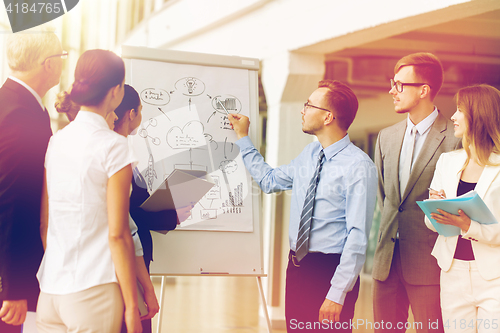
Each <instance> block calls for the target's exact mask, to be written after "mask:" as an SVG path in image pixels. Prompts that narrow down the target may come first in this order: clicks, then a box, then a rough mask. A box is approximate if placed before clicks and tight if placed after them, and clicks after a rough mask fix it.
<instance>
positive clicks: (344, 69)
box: [0, 0, 500, 332]
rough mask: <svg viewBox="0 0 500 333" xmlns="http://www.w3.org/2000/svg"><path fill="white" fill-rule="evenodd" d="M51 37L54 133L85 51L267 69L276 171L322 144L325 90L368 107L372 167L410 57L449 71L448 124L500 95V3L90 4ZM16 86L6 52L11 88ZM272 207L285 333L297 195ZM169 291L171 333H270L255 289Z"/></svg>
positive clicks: (363, 117)
mask: <svg viewBox="0 0 500 333" xmlns="http://www.w3.org/2000/svg"><path fill="white" fill-rule="evenodd" d="M46 25H48V26H50V27H52V28H53V29H55V31H56V33H57V34H58V36H59V37H60V40H61V42H62V45H63V49H64V50H66V51H68V52H69V57H68V59H66V60H65V63H64V69H63V76H62V78H61V82H60V84H59V86H56V87H54V88H53V89H52V90H51V91H49V93H48V94H47V95H46V97H45V98H44V103H45V105H46V106H47V108H48V109H49V113H50V116H51V119H52V127H53V130H54V131H56V130H57V129H60V128H62V127H63V126H65V125H66V124H67V119H66V117H65V116H64V115H60V114H58V113H57V112H56V111H55V109H54V107H53V105H54V100H55V97H56V94H57V93H58V92H59V91H61V90H64V89H67V88H68V87H69V85H70V84H71V83H72V81H73V71H74V68H75V65H76V62H77V60H78V57H79V55H80V54H81V53H82V52H83V51H85V50H88V49H93V48H103V49H110V50H113V51H115V52H117V53H119V52H120V47H121V46H122V45H132V46H144V47H151V48H160V49H171V50H181V51H189V52H201V53H212V54H222V55H236V56H242V57H252V58H257V59H259V61H260V71H259V119H258V120H256V119H255V120H252V121H258V122H259V126H258V128H259V136H260V138H261V146H260V147H259V149H260V151H261V152H262V154H263V155H264V156H265V158H266V160H267V162H268V163H270V164H271V165H273V166H278V165H281V164H284V163H288V162H289V161H290V160H291V159H292V158H294V157H295V156H297V155H298V154H299V153H300V152H301V151H302V149H303V148H304V147H305V146H306V145H307V144H308V143H310V142H311V141H312V140H314V137H312V136H310V135H307V134H303V133H302V132H301V115H300V111H301V109H302V106H303V103H304V102H305V101H306V100H307V98H308V96H309V94H310V93H311V92H312V91H313V90H314V89H315V88H316V86H317V82H318V81H319V80H321V79H324V78H326V79H335V80H340V81H342V82H345V83H347V84H349V86H350V87H351V88H352V89H353V90H354V92H355V93H356V95H357V96H358V99H359V102H360V103H359V110H358V114H357V117H356V119H355V121H354V123H353V124H352V126H351V128H350V130H349V135H350V138H351V140H352V141H353V142H354V143H355V144H356V145H357V146H359V147H360V148H361V149H363V150H364V151H365V152H366V153H367V154H369V155H370V156H371V157H372V158H373V150H374V145H375V140H376V137H377V134H378V131H379V130H381V129H382V128H384V127H387V126H389V125H392V124H394V123H396V122H398V121H400V120H402V119H404V117H405V116H404V115H403V116H402V115H397V114H395V112H394V107H393V103H392V98H391V96H390V95H389V94H388V91H389V89H390V84H389V79H390V78H392V77H393V75H394V73H393V68H394V65H395V63H396V62H397V60H398V59H399V58H401V57H402V56H404V55H407V54H410V53H413V52H420V51H427V52H432V53H434V54H435V55H437V56H438V57H439V58H440V59H441V61H442V63H443V66H444V70H445V82H444V86H443V88H442V90H441V92H440V94H439V95H438V97H437V98H436V100H435V104H436V105H437V106H438V108H439V110H440V111H441V112H442V113H443V114H444V115H445V116H448V117H449V116H451V115H452V114H453V112H454V110H455V108H456V106H455V104H454V102H453V96H454V94H455V92H456V91H457V90H458V89H459V88H460V87H463V86H467V85H470V84H474V83H487V84H490V85H493V86H495V87H497V88H500V1H498V0H421V1H412V0H377V1H372V0H351V1H338V0H308V1H301V0H238V1H234V0H106V1H101V0H80V1H79V4H78V5H77V6H76V7H75V8H74V9H73V10H71V11H70V12H69V13H67V14H66V15H64V16H62V17H60V18H58V19H56V20H54V21H51V22H49V23H47V24H46ZM0 31H1V32H2V33H1V34H0V40H1V42H2V45H3V46H4V41H5V37H6V36H7V35H8V34H9V33H11V30H10V26H9V23H8V18H7V15H6V12H5V11H3V10H0ZM35 31H36V28H35ZM8 75H9V70H8V66H7V61H6V54H5V47H3V48H2V52H0V78H1V79H2V82H3V81H5V79H6V78H7V76H8ZM261 200H262V204H261V216H260V220H261V226H262V230H263V247H264V264H265V267H264V270H265V272H266V273H267V274H268V277H267V278H265V279H264V290H265V296H266V299H267V304H266V306H267V309H268V311H269V313H270V316H271V322H272V325H273V331H275V332H284V327H285V324H284V285H285V269H286V264H287V255H288V250H289V247H288V217H289V209H290V195H289V194H287V193H283V194H272V195H263V196H262V199H261ZM378 225H379V212H378V211H376V212H375V217H374V222H373V227H372V231H371V236H370V244H369V249H368V256H367V261H366V264H365V266H364V269H363V272H362V280H363V281H364V283H363V286H362V291H361V295H360V299H359V300H358V303H357V308H356V317H357V318H362V319H366V320H370V318H373V317H372V314H371V292H370V281H371V277H370V273H371V269H372V258H373V252H374V249H375V236H376V235H377V232H378ZM174 255H175V254H174ZM243 279H245V278H243ZM156 282H158V281H156ZM167 284H168V286H167V287H166V288H167V290H168V293H167V294H166V295H167V296H166V302H165V303H164V304H163V305H164V317H163V318H162V326H161V331H162V332H266V331H267V329H266V328H265V327H266V324H265V320H264V319H263V311H262V310H263V308H262V305H259V296H258V290H257V285H256V284H255V282H254V281H253V280H250V281H249V280H244V281H243V282H241V281H239V280H238V278H225V277H220V278H219V277H210V278H208V277H206V278H205V277H171V278H169V279H167ZM156 285H157V287H158V286H159V285H158V283H156ZM158 289H159V287H158ZM210 292H211V293H210ZM207 293H208V294H207ZM220 293H225V294H223V295H222V294H220ZM193 309H194V310H193ZM186 312H187V313H186ZM238 317H240V319H238ZM154 325H157V324H156V319H155V321H154ZM155 330H156V326H155ZM361 331H363V330H360V332H361ZM365 331H367V332H370V330H369V329H367V330H365Z"/></svg>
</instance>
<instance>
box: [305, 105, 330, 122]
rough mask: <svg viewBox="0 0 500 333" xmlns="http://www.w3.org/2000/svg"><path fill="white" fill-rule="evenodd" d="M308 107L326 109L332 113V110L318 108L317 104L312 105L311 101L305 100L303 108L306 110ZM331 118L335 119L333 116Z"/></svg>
mask: <svg viewBox="0 0 500 333" xmlns="http://www.w3.org/2000/svg"><path fill="white" fill-rule="evenodd" d="M308 107H311V108H315V109H318V110H323V111H328V112H331V113H332V114H333V112H332V111H330V110H328V109H323V108H320V107H319V106H316V105H312V104H311V103H309V101H307V102H305V103H304V110H305V111H307V108H308ZM333 119H335V117H333Z"/></svg>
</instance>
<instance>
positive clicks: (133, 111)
mask: <svg viewBox="0 0 500 333" xmlns="http://www.w3.org/2000/svg"><path fill="white" fill-rule="evenodd" d="M124 89H125V92H124V96H123V100H122V102H121V104H120V105H119V106H118V107H117V108H116V109H115V114H116V116H117V120H115V124H114V125H115V128H114V130H115V132H116V133H118V134H121V135H123V136H125V137H127V136H128V135H130V134H131V133H132V132H134V131H136V130H137V128H138V127H139V126H140V124H141V120H142V114H141V111H142V105H141V100H140V98H139V94H138V93H137V91H136V90H135V89H134V88H132V87H131V86H129V85H128V84H126V85H125V88H124ZM133 175H134V177H133V180H132V194H131V195H130V216H131V217H132V219H133V220H134V222H135V224H136V225H137V227H138V229H139V230H138V234H139V238H140V240H141V243H142V248H143V252H144V254H143V258H144V263H145V264H146V268H147V272H148V273H149V265H150V263H151V261H152V260H153V239H152V237H151V232H150V230H173V229H175V227H176V226H177V224H179V223H180V222H182V221H184V220H185V219H187V218H188V217H189V215H191V209H192V208H193V207H192V206H189V207H185V208H181V209H178V210H177V211H176V210H163V211H159V212H148V211H145V210H143V209H142V208H141V207H140V205H141V204H142V203H143V202H144V201H145V200H146V199H147V198H148V197H149V193H148V191H147V189H146V186H147V185H146V181H145V180H144V177H143V176H142V174H141V173H140V172H139V170H138V169H137V168H134V169H133ZM139 259H140V260H142V259H141V258H139ZM147 303H148V304H149V302H147ZM150 312H151V311H150ZM156 312H157V310H156V311H155V312H154V313H151V314H152V315H154V314H156ZM150 317H151V316H150ZM142 328H143V333H147V332H151V319H149V320H143V321H142ZM122 332H126V331H125V330H124V328H123V327H122Z"/></svg>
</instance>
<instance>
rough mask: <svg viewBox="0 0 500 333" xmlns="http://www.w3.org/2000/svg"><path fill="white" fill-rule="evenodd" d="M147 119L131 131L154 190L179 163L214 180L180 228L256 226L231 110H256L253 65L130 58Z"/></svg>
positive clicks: (132, 82)
mask: <svg viewBox="0 0 500 333" xmlns="http://www.w3.org/2000/svg"><path fill="white" fill-rule="evenodd" d="M130 67H131V72H132V73H131V74H130V76H129V77H130V78H131V79H130V82H127V83H129V84H130V85H132V86H133V87H134V88H135V89H136V90H137V92H138V93H139V94H140V98H141V102H142V105H143V109H142V124H141V125H140V127H139V128H138V131H137V133H138V134H137V135H135V136H133V137H131V143H132V146H133V149H134V153H135V154H136V156H137V157H138V158H139V164H138V168H139V170H140V171H141V173H142V175H143V176H144V178H145V179H146V183H147V187H148V191H149V192H152V191H154V190H155V189H156V188H158V186H159V185H160V184H161V183H162V181H163V180H164V179H165V178H166V177H168V175H169V174H170V173H171V172H172V171H173V170H175V169H180V170H183V171H186V172H189V173H191V174H193V175H195V176H197V177H206V178H207V179H210V181H212V182H213V183H214V184H215V185H214V186H213V187H212V189H211V190H210V191H209V192H208V193H207V194H206V195H205V196H204V197H203V198H202V199H201V200H200V201H199V202H198V203H197V204H196V205H195V207H194V209H193V210H192V214H191V217H190V218H189V219H188V220H186V221H185V222H183V223H182V224H181V225H180V227H178V228H180V229H186V230H223V231H245V232H246V231H248V232H251V231H253V222H252V196H251V195H250V194H251V179H250V176H249V174H248V172H247V171H246V169H245V166H244V164H243V161H242V159H241V155H240V151H239V148H238V146H237V145H236V144H235V143H234V142H235V141H236V140H237V137H236V134H235V133H234V131H233V130H232V128H231V124H230V122H229V120H228V113H241V114H245V115H247V116H248V114H249V108H250V107H249V105H250V103H249V84H248V74H247V70H244V69H234V68H222V67H203V66H198V65H186V64H171V63H166V62H154V61H144V60H136V59H133V60H131V66H130Z"/></svg>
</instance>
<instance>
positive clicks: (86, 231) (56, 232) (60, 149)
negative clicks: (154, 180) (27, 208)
mask: <svg viewBox="0 0 500 333" xmlns="http://www.w3.org/2000/svg"><path fill="white" fill-rule="evenodd" d="M134 161H135V159H134V157H133V155H132V154H131V152H130V151H129V148H128V144H127V139H126V138H125V137H123V136H121V135H119V134H117V133H115V132H113V131H112V130H110V129H109V127H108V125H107V124H106V121H105V120H104V118H103V117H102V116H100V115H98V114H95V113H92V112H88V111H84V110H82V111H80V112H79V113H78V115H77V117H76V119H75V120H74V121H73V122H72V123H70V124H69V125H68V126H66V127H65V128H63V129H62V130H60V131H58V132H57V133H56V134H54V136H52V138H51V139H50V142H49V146H48V148H47V154H46V156H45V168H46V175H47V189H48V195H49V224H48V231H47V248H46V250H45V254H44V257H43V260H42V263H41V265H40V268H39V270H38V274H37V277H38V280H39V281H40V289H41V290H42V291H43V292H44V293H47V294H56V295H66V294H70V293H75V292H78V291H82V290H86V289H88V288H91V287H94V286H98V285H102V284H106V283H111V282H117V278H116V274H115V267H114V264H113V260H112V259H111V251H110V249H109V242H108V231H109V227H108V215H107V199H106V189H107V183H108V179H109V178H110V177H111V176H112V175H114V174H115V173H116V172H118V171H119V170H121V169H122V168H124V167H125V166H127V165H129V164H131V163H133V162H134Z"/></svg>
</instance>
